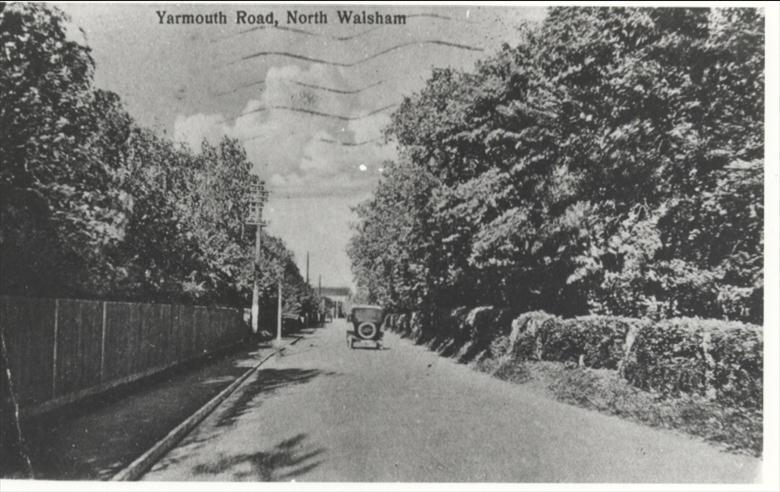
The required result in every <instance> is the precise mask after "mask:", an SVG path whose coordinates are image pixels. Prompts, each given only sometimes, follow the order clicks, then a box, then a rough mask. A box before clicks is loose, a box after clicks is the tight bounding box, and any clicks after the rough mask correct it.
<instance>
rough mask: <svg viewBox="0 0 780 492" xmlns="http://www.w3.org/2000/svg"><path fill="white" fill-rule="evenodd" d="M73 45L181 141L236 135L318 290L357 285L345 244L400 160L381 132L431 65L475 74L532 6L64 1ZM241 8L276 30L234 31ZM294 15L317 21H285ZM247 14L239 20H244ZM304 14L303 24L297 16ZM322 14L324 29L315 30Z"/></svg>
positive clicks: (100, 82)
mask: <svg viewBox="0 0 780 492" xmlns="http://www.w3.org/2000/svg"><path fill="white" fill-rule="evenodd" d="M58 6H59V8H61V9H62V10H64V11H65V12H66V13H67V14H68V15H69V16H70V18H71V23H70V25H69V35H71V36H72V37H73V38H74V39H78V40H79V41H81V42H84V43H86V44H87V45H88V46H90V47H91V49H92V55H93V57H94V59H95V64H96V68H95V84H96V86H97V87H100V88H102V89H107V90H111V91H113V92H116V93H117V94H119V95H120V96H121V98H122V100H123V101H124V102H125V105H126V107H127V109H128V111H129V112H130V114H132V115H133V117H134V118H135V119H136V120H137V121H138V122H139V123H140V124H142V125H144V126H148V127H151V128H154V129H155V130H156V131H157V132H158V133H160V134H165V135H167V136H168V137H170V138H172V139H174V140H175V141H178V142H182V144H186V145H189V146H190V147H191V148H192V149H193V150H196V151H197V150H198V149H199V148H200V143H201V142H202V141H203V139H207V140H208V141H210V142H212V143H216V142H217V141H219V140H220V139H221V138H222V137H223V136H225V135H227V136H230V137H232V138H238V139H240V140H241V141H242V142H243V144H244V146H245V147H246V150H247V154H248V156H249V159H250V161H252V163H253V166H254V168H253V172H254V173H255V174H258V175H259V176H260V177H261V178H262V179H264V180H265V181H266V183H267V188H268V189H269V191H270V196H269V201H268V204H267V205H266V208H265V211H264V218H265V219H266V221H267V222H268V230H269V232H270V233H272V234H274V235H276V236H279V237H281V238H282V239H283V240H284V241H285V243H286V244H287V246H288V247H289V248H290V249H291V250H292V251H293V253H294V254H295V257H296V261H297V263H298V266H299V268H300V269H301V272H305V265H306V254H307V252H308V253H309V255H310V273H309V277H310V280H311V282H312V285H316V284H317V282H318V280H319V278H320V277H321V278H322V285H323V286H332V287H339V286H354V282H353V278H352V273H351V269H350V263H349V259H348V257H347V254H346V247H347V243H348V241H349V238H350V236H351V235H352V230H351V228H350V224H351V223H354V222H355V221H356V220H357V217H356V216H355V215H354V213H353V211H352V207H354V206H355V205H356V204H358V203H359V202H361V201H364V200H366V199H368V198H369V197H370V196H371V194H372V191H373V189H374V188H375V186H376V184H377V181H378V179H379V177H380V176H381V172H382V167H383V163H384V162H385V161H387V160H393V159H395V158H396V157H397V148H396V146H395V144H394V142H392V141H390V142H385V141H384V139H383V138H381V137H382V129H383V128H384V127H385V126H386V125H387V124H388V123H389V121H390V115H391V114H392V111H393V110H394V108H395V107H396V105H397V104H399V103H400V102H401V101H402V100H403V98H404V97H405V96H410V95H412V94H413V93H415V92H417V91H419V90H420V89H421V88H422V87H423V86H424V84H425V81H426V80H427V79H428V78H429V76H430V74H431V70H432V68H434V67H452V68H455V69H464V70H469V69H471V68H473V66H474V63H475V62H476V61H477V60H479V59H481V58H485V57H487V56H490V55H491V54H492V53H494V52H495V51H497V50H498V49H499V48H500V47H501V45H502V43H508V44H509V45H515V44H517V43H518V42H519V39H520V36H519V32H518V26H520V25H521V24H522V23H523V22H538V21H540V20H541V19H543V18H544V15H545V9H544V8H539V7H475V6H464V7H453V6H441V5H438V6H409V5H396V6H384V5H382V6H369V5H341V6H339V5H324V4H318V5H301V4H265V5H262V4H219V5H216V4H197V5H190V4H180V3H166V4H105V3H104V4H92V3H90V4H72V3H69V4H58ZM337 10H342V11H346V10H352V11H355V12H360V11H366V12H367V13H370V14H371V13H381V14H403V15H406V16H407V17H406V24H405V25H382V26H377V25H366V24H364V25H355V24H341V23H340V22H339V20H338V16H337V12H336V11H337ZM162 11H164V12H165V15H167V14H172V15H177V14H199V13H200V14H210V13H216V12H222V13H224V15H225V17H226V18H227V23H226V24H224V25H215V24H210V25H205V24H204V25H176V24H166V23H163V24H161V23H160V15H161V14H160V13H158V12H162ZM238 11H245V12H246V13H247V14H249V15H254V16H261V17H263V18H267V16H268V14H273V17H274V20H275V21H277V22H278V24H277V25H275V26H273V25H264V24H254V25H247V24H237V23H236V19H237V13H238ZM288 11H289V12H291V13H295V12H296V11H297V14H302V15H303V16H306V14H317V13H318V12H322V14H324V15H322V14H320V15H318V16H317V17H309V18H310V19H311V20H312V21H314V20H317V19H319V20H320V22H319V23H314V22H312V23H306V24H300V23H298V24H295V23H288V22H287V21H288ZM249 15H247V16H246V17H249ZM299 16H300V15H299ZM325 17H327V23H323V22H321V21H322V20H324V18H325Z"/></svg>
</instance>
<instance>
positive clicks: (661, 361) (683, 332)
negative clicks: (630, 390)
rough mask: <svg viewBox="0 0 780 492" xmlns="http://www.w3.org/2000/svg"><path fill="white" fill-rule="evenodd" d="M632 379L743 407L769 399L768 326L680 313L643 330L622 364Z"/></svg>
mask: <svg viewBox="0 0 780 492" xmlns="http://www.w3.org/2000/svg"><path fill="white" fill-rule="evenodd" d="M621 373H622V376H623V377H624V378H626V379H627V380H628V381H629V382H630V383H631V384H633V385H635V386H637V387H639V388H642V389H646V390H655V391H658V392H661V393H663V394H667V395H675V396H676V395H680V394H683V393H687V394H698V395H704V396H708V397H710V398H715V399H717V400H718V401H720V402H722V403H724V404H728V405H736V406H742V407H753V408H760V407H761V405H762V398H763V330H762V329H761V327H758V326H753V325H747V324H744V323H739V322H733V321H732V322H729V321H719V320H704V319H699V318H676V319H670V320H664V321H661V322H658V323H654V324H652V325H650V326H647V327H645V328H644V329H642V330H641V331H640V332H639V333H638V334H637V336H636V340H634V343H633V344H632V345H631V347H630V349H629V351H628V353H627V354H626V360H625V363H624V364H623V367H622V371H621Z"/></svg>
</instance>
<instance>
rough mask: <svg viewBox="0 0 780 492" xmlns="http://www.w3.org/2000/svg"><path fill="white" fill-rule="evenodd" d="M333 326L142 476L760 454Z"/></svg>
mask: <svg viewBox="0 0 780 492" xmlns="http://www.w3.org/2000/svg"><path fill="white" fill-rule="evenodd" d="M345 329H346V324H345V323H344V322H343V321H336V322H334V323H332V324H330V325H328V327H327V328H323V329H320V330H317V331H315V332H314V333H312V334H311V335H309V336H307V337H306V338H305V339H303V340H301V341H300V342H299V343H298V344H297V345H296V346H295V347H293V348H292V349H291V350H290V351H289V352H288V354H287V355H285V356H283V357H280V358H278V359H276V360H273V361H269V363H268V365H267V366H264V367H265V368H264V369H263V370H261V371H259V372H258V373H257V375H256V377H254V378H251V379H250V380H248V381H247V383H246V384H245V385H244V386H242V387H241V388H240V389H239V390H238V391H237V392H236V393H235V394H234V395H233V396H232V397H231V398H229V399H228V400H227V401H226V402H225V403H224V404H223V405H222V406H221V407H220V408H219V409H218V410H217V411H216V412H215V413H213V414H212V415H211V416H210V417H209V418H207V419H206V420H205V421H204V423H203V424H202V425H201V426H200V427H199V428H198V429H196V430H195V431H194V432H193V433H192V434H190V435H189V436H188V437H187V438H186V439H185V440H184V441H182V443H180V445H179V447H177V448H176V449H174V450H173V451H171V452H170V453H169V454H168V455H167V456H166V457H165V458H163V460H162V461H160V462H159V463H158V464H157V465H155V467H154V468H153V469H152V470H151V471H150V472H149V473H148V474H147V475H146V477H145V478H144V479H145V480H225V481H234V480H277V481H286V480H296V481H333V480H337V481H388V482H390V481H442V482H448V481H495V482H502V481H511V482H562V481H566V482H750V481H754V480H758V479H759V477H758V474H759V467H760V461H759V460H756V459H754V458H750V457H747V456H740V455H732V454H727V453H724V452H721V451H719V450H717V449H716V448H714V447H712V446H710V445H708V444H706V443H703V442H699V441H697V440H694V439H691V438H688V437H686V436H683V435H680V434H677V433H673V432H670V431H662V430H657V429H651V428H649V427H644V426H641V425H637V424H634V423H631V422H628V421H625V420H621V419H618V418H616V417H610V416H606V415H602V414H599V413H596V412H592V411H588V410H583V409H580V408H576V407H573V406H569V405H564V404H562V403H558V402H555V401H552V400H549V399H547V398H545V397H543V396H541V395H539V394H537V393H533V392H530V391H529V390H527V389H526V388H524V387H523V386H521V385H520V386H519V385H513V384H511V383H507V382H504V381H499V380H496V379H493V378H491V377H489V376H487V375H485V374H480V373H477V372H474V371H472V370H470V369H469V368H467V367H465V366H462V365H458V364H456V363H454V362H453V361H451V360H449V359H444V358H441V357H438V356H436V355H435V354H433V353H430V352H427V351H426V350H425V349H424V348H422V347H418V346H415V345H413V344H412V343H410V342H408V341H406V340H401V339H399V338H398V337H396V336H395V335H392V334H388V335H387V340H386V342H387V344H386V345H387V349H386V350H383V351H375V350H353V351H350V350H349V349H348V348H347V347H346V345H345V342H344V331H345Z"/></svg>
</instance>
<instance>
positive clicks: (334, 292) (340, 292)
mask: <svg viewBox="0 0 780 492" xmlns="http://www.w3.org/2000/svg"><path fill="white" fill-rule="evenodd" d="M351 293H352V289H350V288H349V287H323V288H322V295H323V296H344V297H348V296H349V295H350V294H351Z"/></svg>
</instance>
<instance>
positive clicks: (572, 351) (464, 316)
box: [385, 306, 763, 408]
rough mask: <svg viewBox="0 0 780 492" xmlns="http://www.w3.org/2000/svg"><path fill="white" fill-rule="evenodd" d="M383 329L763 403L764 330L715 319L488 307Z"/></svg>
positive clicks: (735, 401)
mask: <svg viewBox="0 0 780 492" xmlns="http://www.w3.org/2000/svg"><path fill="white" fill-rule="evenodd" d="M385 326H386V328H388V329H391V330H393V331H396V332H398V333H400V334H402V335H403V336H410V337H413V338H415V339H420V338H421V337H425V338H426V340H427V339H433V340H434V343H436V342H438V343H439V344H444V345H447V344H453V343H454V344H470V346H472V347H482V348H483V349H484V350H486V351H489V352H496V351H499V352H500V351H502V352H503V353H490V354H489V356H490V357H493V358H510V359H518V360H546V361H560V362H571V363H576V364H578V365H582V366H585V367H592V368H604V369H615V370H619V372H620V375H621V376H622V377H624V378H625V379H626V380H627V381H628V382H630V383H631V384H632V385H634V386H637V387H639V388H642V389H645V390H653V391H657V392H659V393H662V394H666V395H672V396H677V395H681V394H695V395H702V396H706V397H708V398H710V399H713V400H716V401H718V402H719V403H722V404H724V405H728V406H735V407H748V408H761V406H762V398H763V330H762V328H761V327H759V326H755V325H748V324H744V323H739V322H729V321H721V320H705V319H698V318H677V319H670V320H663V321H659V322H653V321H649V320H640V319H633V318H622V317H614V316H582V317H577V318H570V319H561V318H558V317H556V316H553V315H551V314H548V313H545V312H543V311H533V312H529V313H523V314H521V315H519V316H516V317H515V316H513V313H511V311H509V310H506V309H499V308H494V307H490V306H482V307H477V308H474V309H467V308H458V309H455V310H453V311H450V312H447V313H440V314H438V315H436V316H428V317H427V318H423V317H422V316H421V315H420V314H413V315H409V314H400V315H389V316H388V317H387V319H386V320H385Z"/></svg>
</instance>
